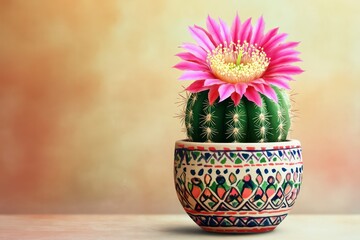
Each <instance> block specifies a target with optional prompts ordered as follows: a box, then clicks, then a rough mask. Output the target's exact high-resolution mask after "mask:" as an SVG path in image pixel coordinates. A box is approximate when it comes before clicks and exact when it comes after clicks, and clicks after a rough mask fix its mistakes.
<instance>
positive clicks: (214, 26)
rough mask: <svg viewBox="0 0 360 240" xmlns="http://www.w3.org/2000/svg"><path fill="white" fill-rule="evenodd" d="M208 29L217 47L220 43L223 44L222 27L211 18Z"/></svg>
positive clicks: (207, 22)
mask: <svg viewBox="0 0 360 240" xmlns="http://www.w3.org/2000/svg"><path fill="white" fill-rule="evenodd" d="M206 27H207V29H208V31H209V33H210V34H211V36H212V37H213V39H214V41H215V43H216V44H217V45H219V44H220V43H222V42H223V39H222V37H221V33H220V26H219V24H218V23H217V22H216V21H215V20H214V19H212V18H211V17H210V16H208V17H207V20H206Z"/></svg>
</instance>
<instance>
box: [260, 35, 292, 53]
mask: <svg viewBox="0 0 360 240" xmlns="http://www.w3.org/2000/svg"><path fill="white" fill-rule="evenodd" d="M287 36H288V35H287V34H286V33H281V34H279V35H276V36H274V37H273V38H271V39H270V40H269V41H268V42H267V43H265V44H264V45H263V46H262V47H263V48H264V50H265V52H267V51H271V49H272V48H274V47H275V46H277V45H279V44H280V43H281V42H282V41H284V40H285V39H286V38H287Z"/></svg>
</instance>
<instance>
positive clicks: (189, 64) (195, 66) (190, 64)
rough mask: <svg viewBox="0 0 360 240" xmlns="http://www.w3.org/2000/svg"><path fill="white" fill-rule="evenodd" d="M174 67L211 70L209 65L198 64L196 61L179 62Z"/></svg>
mask: <svg viewBox="0 0 360 240" xmlns="http://www.w3.org/2000/svg"><path fill="white" fill-rule="evenodd" d="M174 68H176V69H179V70H192V71H209V68H208V67H207V66H204V65H202V64H198V63H196V62H179V63H178V64H176V65H175V66H174Z"/></svg>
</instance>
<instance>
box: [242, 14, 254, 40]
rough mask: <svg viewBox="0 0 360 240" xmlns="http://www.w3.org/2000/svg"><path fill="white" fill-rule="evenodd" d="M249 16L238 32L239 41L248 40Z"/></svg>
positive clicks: (249, 34)
mask: <svg viewBox="0 0 360 240" xmlns="http://www.w3.org/2000/svg"><path fill="white" fill-rule="evenodd" d="M251 28H252V27H251V18H249V19H247V20H246V21H245V22H244V24H243V25H242V27H241V32H240V43H241V44H242V43H243V42H244V41H248V38H249V36H251V31H252V30H251Z"/></svg>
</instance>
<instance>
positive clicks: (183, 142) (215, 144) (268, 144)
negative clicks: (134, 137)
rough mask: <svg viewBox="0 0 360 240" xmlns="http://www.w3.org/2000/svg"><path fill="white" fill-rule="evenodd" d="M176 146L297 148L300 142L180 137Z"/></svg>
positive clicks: (292, 140) (294, 140) (295, 140)
mask: <svg viewBox="0 0 360 240" xmlns="http://www.w3.org/2000/svg"><path fill="white" fill-rule="evenodd" d="M175 145H176V147H185V148H194V149H196V148H199V147H204V148H207V149H210V148H215V149H219V148H228V149H229V150H231V149H234V150H238V149H239V148H242V149H248V150H250V149H252V148H254V149H261V148H266V149H276V148H280V149H281V148H297V147H301V143H300V141H299V140H297V139H289V140H286V141H282V142H265V143H255V142H249V143H240V142H239V143H234V142H231V143H219V142H191V141H189V140H188V139H182V140H178V141H176V142H175Z"/></svg>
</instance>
